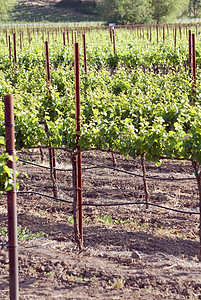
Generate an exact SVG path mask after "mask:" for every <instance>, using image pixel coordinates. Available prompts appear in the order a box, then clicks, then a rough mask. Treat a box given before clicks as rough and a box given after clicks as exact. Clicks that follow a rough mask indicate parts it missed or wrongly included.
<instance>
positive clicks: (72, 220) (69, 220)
mask: <svg viewBox="0 0 201 300" xmlns="http://www.w3.org/2000/svg"><path fill="white" fill-rule="evenodd" d="M66 220H67V221H68V222H69V223H71V224H72V223H74V219H73V217H71V216H66Z"/></svg>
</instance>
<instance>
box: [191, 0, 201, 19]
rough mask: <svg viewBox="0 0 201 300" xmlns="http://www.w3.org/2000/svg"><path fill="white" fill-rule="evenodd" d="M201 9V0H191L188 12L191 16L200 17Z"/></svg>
mask: <svg viewBox="0 0 201 300" xmlns="http://www.w3.org/2000/svg"><path fill="white" fill-rule="evenodd" d="M200 11H201V1H200V0H189V6H188V13H189V16H193V17H194V18H198V16H199V13H200Z"/></svg>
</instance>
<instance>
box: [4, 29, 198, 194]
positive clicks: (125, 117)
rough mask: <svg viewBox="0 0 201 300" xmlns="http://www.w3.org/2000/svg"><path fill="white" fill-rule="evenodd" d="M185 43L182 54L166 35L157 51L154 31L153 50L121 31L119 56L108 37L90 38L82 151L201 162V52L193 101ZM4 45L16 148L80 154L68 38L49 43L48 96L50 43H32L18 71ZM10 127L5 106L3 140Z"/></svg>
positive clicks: (93, 35)
mask: <svg viewBox="0 0 201 300" xmlns="http://www.w3.org/2000/svg"><path fill="white" fill-rule="evenodd" d="M159 34H160V33H159ZM183 36H184V37H183V39H181V40H180V39H179V40H178V41H177V48H176V49H175V47H174V43H173V39H171V38H170V37H169V39H168V38H167V39H166V43H162V42H161V41H162V36H161V35H159V43H156V31H154V30H153V31H152V42H150V41H147V39H146V37H145V39H140V38H139V37H138V34H137V31H136V30H135V31H132V30H127V29H121V30H119V29H118V30H116V43H117V44H116V48H117V51H116V53H115V54H114V53H113V47H112V45H111V43H110V41H109V33H108V31H100V32H91V33H88V36H87V65H88V74H87V78H86V76H85V74H84V72H83V58H82V55H80V65H81V69H80V76H81V78H80V83H81V116H82V117H81V118H82V119H81V123H82V126H81V132H80V139H79V145H80V147H81V150H85V149H90V148H92V147H96V148H100V149H113V150H114V151H117V152H120V153H121V154H123V155H125V156H127V155H129V156H131V157H133V158H135V157H137V156H138V155H142V154H143V153H144V152H146V153H147V155H146V158H147V160H149V161H154V162H159V161H160V157H161V156H167V157H172V158H173V157H175V156H176V157H177V156H178V157H180V158H186V159H193V160H195V161H197V162H200V157H199V153H200V145H201V134H200V124H201V117H200V116H201V112H200V94H201V86H200V84H199V79H200V77H201V72H200V61H201V58H200V57H201V48H200V45H198V46H197V62H198V69H197V87H196V93H193V89H192V86H193V85H192V78H191V76H189V74H188V71H186V70H185V69H184V68H183V66H185V65H188V42H187V40H186V36H185V35H183ZM4 39H5V35H4ZM4 39H2V42H1V44H2V47H1V50H0V61H1V63H2V64H0V68H1V69H0V92H1V95H4V94H5V93H13V94H14V98H15V103H14V105H15V131H16V132H15V134H16V148H17V149H22V148H30V147H34V146H38V145H49V143H50V142H51V143H52V145H53V146H55V147H66V148H67V149H69V150H70V151H71V152H74V151H75V148H76V135H75V90H74V69H73V63H74V57H73V55H74V54H73V47H72V46H71V45H70V46H69V47H66V46H63V44H62V42H63V41H62V37H60V39H58V41H53V42H50V43H49V49H50V68H51V93H48V92H47V87H46V69H45V57H44V56H45V55H44V44H43V40H42V37H39V36H38V39H37V40H36V39H34V37H33V39H32V43H31V45H30V44H29V43H26V39H25V40H24V45H23V51H22V52H21V53H18V62H19V64H18V66H17V68H13V67H12V63H10V62H9V60H8V57H7V55H8V50H7V46H6V43H5V40H4ZM18 45H19V40H18ZM82 51H83V49H82V48H81V49H80V53H82ZM163 68H165V72H163ZM157 69H158V72H156V71H155V70H157ZM166 71H167V73H166ZM190 101H191V105H190V104H189V102H190ZM3 124H4V105H3V102H0V135H4V131H5V129H4V125H3ZM47 128H48V130H47ZM6 159H7V158H5V159H4V162H5V161H6ZM6 170H7V168H6ZM2 172H4V171H3V169H2ZM2 174H3V173H2ZM4 174H7V175H8V173H6V172H4ZM7 175H6V176H7ZM10 177H12V174H10ZM9 179H12V178H9ZM3 188H5V186H4V187H2V190H3ZM6 188H7V187H6Z"/></svg>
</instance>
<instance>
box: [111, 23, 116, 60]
mask: <svg viewBox="0 0 201 300" xmlns="http://www.w3.org/2000/svg"><path fill="white" fill-rule="evenodd" d="M112 36H113V48H114V54H115V53H116V38H115V28H113V29H112Z"/></svg>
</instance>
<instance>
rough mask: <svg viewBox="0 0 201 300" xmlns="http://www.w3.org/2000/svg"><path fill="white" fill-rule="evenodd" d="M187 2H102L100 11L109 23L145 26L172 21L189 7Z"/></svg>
mask: <svg viewBox="0 0 201 300" xmlns="http://www.w3.org/2000/svg"><path fill="white" fill-rule="evenodd" d="M187 2H188V1H187V0H102V1H101V2H100V10H101V14H102V17H103V19H104V20H105V21H106V22H107V23H112V22H115V23H117V24H145V23H162V22H167V21H172V20H174V19H175V18H176V17H178V16H179V15H181V14H182V12H183V11H184V10H185V9H186V8H187V6H188V3H187Z"/></svg>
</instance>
